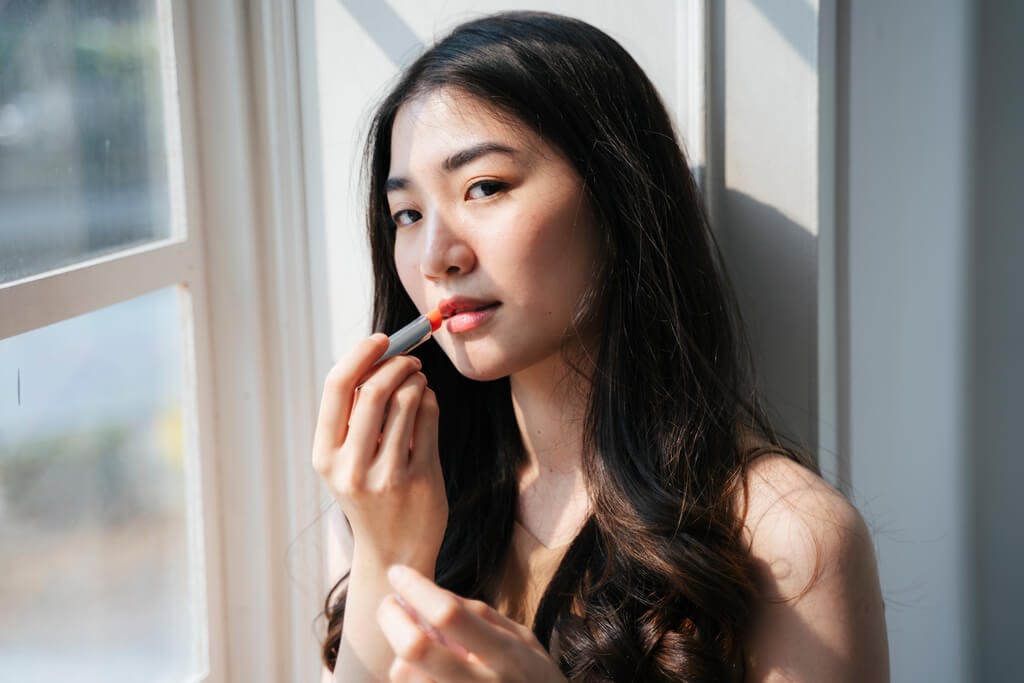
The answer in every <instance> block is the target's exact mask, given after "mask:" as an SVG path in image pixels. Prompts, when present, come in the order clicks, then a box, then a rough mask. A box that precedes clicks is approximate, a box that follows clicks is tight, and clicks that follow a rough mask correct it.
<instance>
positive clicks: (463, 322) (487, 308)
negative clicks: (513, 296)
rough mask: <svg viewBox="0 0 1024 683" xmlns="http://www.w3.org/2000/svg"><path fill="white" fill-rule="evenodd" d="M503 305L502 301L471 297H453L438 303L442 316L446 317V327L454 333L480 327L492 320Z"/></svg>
mask: <svg viewBox="0 0 1024 683" xmlns="http://www.w3.org/2000/svg"><path fill="white" fill-rule="evenodd" d="M500 305H501V302H500V301H494V300H493V299H492V300H487V299H474V298H470V297H461V296H457V297H451V298H450V299H444V300H442V301H441V303H440V304H438V308H440V309H441V317H443V318H444V319H445V321H446V322H445V328H446V329H447V330H448V331H449V332H451V333H452V334H458V333H460V332H468V331H470V330H472V329H476V328H477V327H480V326H481V325H483V324H484V323H485V322H487V321H488V320H490V318H491V317H492V316H493V315H494V312H495V311H496V310H497V308H498V306H500Z"/></svg>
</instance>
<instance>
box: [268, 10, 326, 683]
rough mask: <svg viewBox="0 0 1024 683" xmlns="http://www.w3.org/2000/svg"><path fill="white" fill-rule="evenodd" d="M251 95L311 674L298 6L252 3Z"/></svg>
mask: <svg viewBox="0 0 1024 683" xmlns="http://www.w3.org/2000/svg"><path fill="white" fill-rule="evenodd" d="M251 10H252V16H251V23H250V35H251V36H252V40H253V41H254V42H253V46H252V47H253V49H252V50H251V54H252V55H253V62H254V63H253V66H252V73H253V85H254V99H255V102H256V107H257V110H258V112H259V119H260V126H259V128H258V129H257V138H258V139H259V140H260V141H261V144H260V145H258V147H259V149H260V150H261V151H262V161H263V163H261V164H259V168H260V169H261V171H262V173H260V174H259V177H258V179H257V182H258V183H259V184H260V186H261V191H260V192H259V195H260V196H261V197H262V198H263V203H262V206H261V209H262V211H261V214H262V216H263V221H262V226H263V230H262V231H261V232H262V234H263V239H264V241H265V244H266V248H265V249H264V259H263V272H264V273H266V274H267V277H268V280H269V281H271V282H273V283H274V286H273V287H272V288H268V289H267V294H268V295H269V296H268V300H267V301H265V306H266V313H267V318H268V329H267V345H268V346H267V353H268V360H269V361H271V362H270V364H269V365H268V369H269V370H272V372H268V375H267V390H268V403H269V405H270V406H272V407H273V413H274V415H276V416H278V419H277V420H273V421H272V422H271V424H273V425H276V429H275V433H274V435H273V436H274V440H273V444H274V446H275V448H274V449H273V450H274V451H275V452H278V453H281V454H283V456H284V457H282V458H280V459H279V461H278V462H279V470H278V471H279V474H280V475H281V476H280V478H279V479H278V485H279V487H280V490H279V491H277V495H276V497H275V498H276V500H277V501H278V507H277V509H276V510H275V516H276V517H277V523H278V524H279V525H281V531H282V533H283V537H282V538H281V539H280V540H281V541H282V542H283V543H284V546H283V547H282V548H280V551H281V552H280V553H278V554H277V556H278V558H279V562H278V564H277V565H276V566H275V570H276V573H275V576H276V577H277V578H276V580H278V581H280V582H281V587H282V590H283V591H284V593H283V598H284V600H285V602H284V604H282V605H280V606H279V610H280V614H281V617H282V622H283V624H284V625H285V626H286V629H287V630H286V637H285V639H284V640H282V641H280V642H279V643H277V644H275V645H276V646H277V647H279V648H280V649H281V650H282V658H283V666H285V667H286V670H287V671H288V672H289V674H290V675H289V676H288V678H289V680H293V681H309V680H314V679H315V677H316V676H318V675H319V673H320V670H321V668H322V667H321V665H320V644H319V640H318V639H317V638H316V637H315V635H316V634H314V632H313V629H312V623H313V619H314V617H315V616H316V614H317V613H318V611H319V608H320V606H321V605H322V601H323V595H322V594H321V593H320V589H321V585H322V583H323V581H324V571H323V561H322V553H321V551H320V544H319V543H315V545H311V543H312V542H313V541H314V540H316V541H318V540H319V539H316V538H315V533H314V530H313V529H310V525H311V524H312V523H313V522H314V521H316V519H317V517H318V515H319V512H320V506H319V494H320V488H319V478H318V476H317V475H316V473H315V471H314V470H313V468H312V466H311V464H310V458H311V455H310V454H311V452H312V440H313V431H314V427H315V420H316V415H317V410H318V407H319V405H318V404H319V401H318V400H317V399H318V397H319V393H320V381H319V379H318V377H317V375H316V372H315V363H314V346H315V345H314V341H313V338H314V326H313V320H312V312H311V306H312V283H311V280H310V267H309V263H310V258H309V252H308V250H307V245H308V228H307V220H306V212H305V209H306V206H305V201H306V196H305V184H304V158H303V154H302V149H303V130H302V118H301V112H300V106H299V103H300V96H301V93H300V87H299V66H298V62H299V53H298V49H299V48H298V44H297V28H296V19H295V11H296V8H295V6H294V4H293V3H291V2H285V3H281V2H278V1H277V0H259V2H256V3H253V5H252V6H251Z"/></svg>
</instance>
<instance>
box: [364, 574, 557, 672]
mask: <svg viewBox="0 0 1024 683" xmlns="http://www.w3.org/2000/svg"><path fill="white" fill-rule="evenodd" d="M388 579H389V580H390V581H391V585H392V586H393V587H394V588H395V591H396V592H397V595H396V594H392V595H389V596H387V597H386V598H385V599H384V601H383V602H381V604H380V608H378V610H377V623H379V624H380V627H381V630H382V631H383V632H384V635H385V636H386V637H387V639H388V642H390V643H391V647H392V648H393V649H394V651H395V654H396V655H397V657H396V658H395V663H394V665H392V667H391V671H390V672H389V676H390V678H391V680H392V681H401V682H405V681H416V682H419V681H437V682H438V683H450V682H455V681H513V682H516V681H522V682H524V683H525V682H526V681H529V682H530V683H555V682H556V681H557V682H558V683H564V682H565V680H566V679H565V677H564V676H563V675H562V672H561V671H560V670H559V669H558V666H557V665H556V664H555V662H554V660H553V659H552V658H551V655H549V654H548V653H547V651H546V650H545V649H544V647H543V646H542V645H541V644H540V642H538V640H537V638H536V637H535V636H534V635H533V632H532V631H531V630H530V629H528V628H526V627H525V626H523V625H522V624H519V623H516V622H515V621H512V620H511V619H509V618H508V617H506V616H504V615H503V614H500V613H498V612H497V611H496V610H495V609H494V608H492V607H491V606H490V605H488V604H487V603H484V602H481V601H479V600H468V599H466V598H463V597H461V596H459V595H456V594H454V593H452V592H451V591H447V590H445V589H443V588H441V587H440V586H438V585H437V584H435V583H434V582H433V581H431V580H430V579H428V578H427V577H425V576H423V575H422V574H420V573H419V572H418V571H416V570H415V569H413V568H411V567H406V566H404V565H394V566H392V568H391V570H389V571H388ZM403 602H404V603H405V606H403V605H402V604H401V603H403ZM417 622H419V623H417Z"/></svg>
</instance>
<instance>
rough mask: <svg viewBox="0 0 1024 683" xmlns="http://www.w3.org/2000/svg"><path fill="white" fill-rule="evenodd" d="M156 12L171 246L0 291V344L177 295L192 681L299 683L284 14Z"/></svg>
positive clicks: (271, 8)
mask: <svg viewBox="0 0 1024 683" xmlns="http://www.w3.org/2000/svg"><path fill="white" fill-rule="evenodd" d="M156 6H157V13H158V14H157V16H158V20H159V25H160V32H161V36H160V39H161V45H162V46H164V45H167V46H173V56H174V58H173V59H172V60H168V59H166V58H164V57H163V55H165V54H166V52H165V51H164V50H163V49H162V50H161V55H162V57H161V59H162V68H161V71H162V73H163V75H164V76H165V77H164V79H163V86H162V87H163V94H164V101H165V103H164V113H165V127H166V129H167V130H166V132H165V135H166V136H167V141H168V143H169V144H168V169H169V184H170V188H169V189H170V192H171V206H172V231H171V236H170V237H169V238H167V239H162V240H156V241H153V242H149V243H147V244H145V245H142V246H137V247H133V248H128V249H124V250H120V251H117V252H115V253H112V254H108V255H104V256H101V257H96V258H89V259H84V260H82V261H80V262H77V263H74V264H72V265H68V266H65V267H61V268H57V269H54V270H51V271H47V272H44V273H40V274H37V275H33V276H30V277H26V278H23V279H19V280H15V281H12V282H9V283H4V284H0V339H2V338H7V337H10V336H14V335H18V334H22V333H25V332H28V331H31V330H34V329H37V328H40V327H44V326H46V325H50V324H53V323H56V322H59V321H61V320H65V319H68V318H72V317H75V316H78V315H82V314H85V313H88V312H90V311H95V310H98V309H101V308H104V307H107V306H111V305H113V304H116V303H119V302H122V301H125V300H128V299H131V298H134V297H138V296H141V295H144V294H146V293H148V292H152V291H155V290H158V289H162V288H165V287H169V286H173V285H179V284H180V285H182V290H180V291H182V293H183V294H185V293H187V296H184V297H183V303H190V304H191V311H188V310H187V309H186V310H185V312H184V313H183V315H182V319H181V323H182V331H183V332H184V333H185V334H184V335H183V338H184V339H186V344H185V348H183V349H182V351H183V355H184V366H185V373H186V376H185V377H184V378H183V410H184V413H185V416H184V423H183V429H184V431H185V433H184V435H183V437H184V438H183V444H184V448H186V454H187V456H188V457H186V461H188V462H193V463H196V464H198V465H199V467H198V469H197V468H196V467H192V468H191V470H192V471H188V469H189V468H187V471H186V480H187V486H188V487H189V491H190V492H196V491H198V492H199V495H198V497H196V496H195V495H194V494H193V495H192V497H191V498H190V511H191V517H192V519H190V523H189V534H190V536H191V537H192V538H195V537H196V535H200V536H201V538H202V547H203V551H204V552H203V555H204V558H205V560H204V565H203V566H200V567H197V568H196V569H197V571H199V572H200V573H201V574H202V575H204V576H205V582H204V583H203V582H200V583H201V585H199V586H198V587H197V588H198V589H199V591H198V593H197V595H198V597H199V600H200V603H201V604H200V610H201V611H205V617H206V621H207V625H208V632H207V633H206V634H200V637H201V642H200V643H199V646H200V648H201V650H202V651H203V654H204V655H205V656H206V658H207V661H208V670H207V671H206V672H204V673H203V674H202V675H200V676H199V678H198V680H208V681H227V680H247V681H257V680H289V679H290V680H312V679H313V678H314V677H315V676H318V675H319V672H320V669H321V666H320V662H319V647H318V643H317V641H316V638H315V637H314V633H313V628H312V623H311V619H312V618H313V617H314V616H315V615H316V613H317V612H318V610H319V607H320V605H321V602H322V598H323V596H322V595H320V594H319V593H318V591H319V588H320V586H321V585H322V583H323V580H324V579H323V571H322V568H321V567H322V561H321V558H320V551H319V549H318V548H315V547H314V546H313V545H311V544H310V543H309V542H307V538H305V537H304V536H303V534H308V533H309V532H308V526H309V525H310V524H311V523H312V522H314V521H316V519H317V518H318V516H319V514H320V497H319V494H320V489H319V483H318V481H317V479H316V475H315V473H314V472H313V470H312V467H311V466H310V464H309V462H310V461H309V457H308V454H309V452H310V448H311V442H312V434H313V427H314V422H315V417H316V409H317V403H318V400H317V399H318V396H319V387H320V382H319V381H318V379H317V378H316V376H315V373H314V363H313V354H314V338H315V335H314V330H313V317H312V315H311V310H312V309H311V285H310V276H309V252H308V243H309V242H308V238H307V228H306V219H305V203H304V202H305V192H304V185H303V183H304V180H303V161H302V145H301V142H302V130H301V117H300V108H299V92H298V88H299V82H298V72H297V68H298V67H297V59H298V46H297V44H296V33H295V19H294V5H293V4H292V3H291V2H287V3H276V2H273V1H271V0H258V1H254V2H251V3H243V2H241V1H240V0H232V1H231V2H217V3H206V2H190V1H188V0H157V2H156ZM178 151H180V156H178V154H177V152H178ZM189 449H190V450H189ZM293 542H294V543H293ZM310 584H311V585H312V586H313V588H312V589H311V588H310Z"/></svg>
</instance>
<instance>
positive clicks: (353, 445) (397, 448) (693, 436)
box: [313, 12, 888, 681]
mask: <svg viewBox="0 0 1024 683" xmlns="http://www.w3.org/2000/svg"><path fill="white" fill-rule="evenodd" d="M367 162H368V170H369V233H370V242H371V250H372V254H373V265H374V274H375V280H376V291H375V295H374V325H375V327H376V329H378V330H385V331H393V330H396V329H398V328H399V327H401V326H402V325H404V324H405V323H407V322H408V321H410V320H411V319H413V318H414V317H416V316H417V315H418V314H420V313H424V312H426V311H429V310H432V309H434V308H435V307H437V306H439V305H440V306H441V308H442V310H443V311H444V312H445V313H446V318H447V320H446V322H445V326H444V329H442V330H440V331H439V332H438V333H437V334H436V336H435V341H436V343H434V342H430V343H427V344H425V345H424V346H421V347H420V348H419V349H417V350H416V352H415V353H414V354H413V355H407V356H400V357H396V358H392V359H390V360H387V361H386V362H384V363H382V364H379V365H377V366H374V363H375V362H376V361H377V359H378V358H379V357H380V356H381V354H382V353H383V352H384V350H385V348H386V347H387V343H386V337H385V336H384V335H383V334H379V333H378V334H375V335H373V336H371V337H369V338H368V339H366V340H364V341H363V342H361V343H360V344H359V345H357V346H356V348H355V349H354V350H353V351H352V352H351V353H350V354H349V355H348V356H347V357H346V358H345V359H343V360H342V361H340V362H339V363H338V364H337V365H336V366H335V367H334V368H333V369H332V370H331V373H330V374H329V375H328V377H327V380H326V382H325V388H324V396H323V401H322V404H321V408H320V416H319V420H318V424H317V432H316V437H315V445H314V454H313V461H314V467H315V468H316V469H317V471H318V472H319V473H320V475H321V476H323V477H324V479H325V480H326V482H327V483H328V486H329V487H330V488H331V490H332V492H333V494H334V495H335V497H336V499H337V501H338V503H339V505H340V506H341V508H342V510H343V512H344V513H345V516H346V518H347V519H348V521H349V523H350V525H351V527H352V534H353V538H354V549H353V558H352V567H351V571H350V572H349V573H347V574H346V575H345V576H344V577H343V578H342V580H341V581H339V582H338V584H337V585H336V586H335V587H334V589H333V590H332V591H331V593H330V594H329V595H328V597H327V601H326V603H325V612H326V614H327V617H328V620H329V625H328V634H327V638H326V640H325V642H324V660H325V663H326V664H327V666H328V667H329V668H332V669H334V670H335V678H336V680H344V681H356V680H379V679H384V678H388V677H390V679H391V680H400V681H428V680H436V681H477V680H531V681H556V680H566V679H568V680H581V681H584V680H585V681H634V680H635V681H680V680H686V681H705V680H707V681H721V680H777V679H780V678H785V679H786V680H816V681H817V680H828V681H842V680H850V681H853V680H856V681H867V680H884V679H886V678H887V676H888V661H887V651H886V636H885V623H884V618H883V605H882V601H881V596H880V590H879V585H878V576H877V569H876V567H875V560H874V555H873V550H872V545H871V541H870V537H869V534H868V532H867V530H866V528H865V526H864V523H863V521H862V520H861V518H860V516H859V515H858V514H857V512H856V510H855V509H854V508H852V507H851V506H850V505H849V504H848V503H847V502H846V501H845V499H844V498H843V497H842V496H841V495H839V494H838V493H837V492H836V491H835V490H834V489H832V488H831V487H829V486H828V485H827V484H826V483H825V482H824V481H823V480H822V479H821V478H820V477H819V476H818V474H817V472H816V468H815V466H814V465H813V463H812V461H811V460H810V459H809V458H807V457H806V456H805V455H803V454H801V453H800V452H798V451H797V450H795V449H792V448H787V447H785V446H784V445H783V444H782V443H781V441H780V439H779V437H778V436H777V435H776V434H775V432H774V431H773V430H772V428H771V426H770V424H769V423H768V421H767V419H766V418H765V417H764V415H763V412H762V410H761V408H760V407H759V404H758V402H757V399H756V395H755V394H754V392H753V390H752V381H751V380H750V376H751V373H750V372H749V371H744V367H745V366H744V364H743V362H742V360H743V359H745V358H747V356H748V354H745V353H744V352H743V350H742V349H743V346H742V345H741V339H742V326H741V323H740V321H739V318H738V313H737V309H736V304H735V301H734V299H733V297H732V294H731V292H730V289H729V287H728V280H727V277H726V274H725V271H724V268H723V266H722V263H721V259H720V256H719V253H718V250H717V247H716V246H715V243H714V239H713V236H712V233H711V231H710V229H709V226H708V223H707V219H706V216H705V213H704V210H703V208H702V204H701V199H700V195H699V194H698V191H697V188H696V186H695V184H694V181H693V178H692V176H691V174H690V171H689V168H688V166H687V163H686V160H685V157H684V155H683V152H682V151H681V149H680V145H679V143H678V141H677V139H676V137H675V134H674V131H673V128H672V124H671V121H670V118H669V116H668V114H667V113H666V111H665V108H664V106H663V105H662V103H661V101H660V99H659V97H658V95H657V93H656V92H655V89H654V87H653V86H652V84H651V83H650V81H649V80H648V79H647V77H646V76H645V75H644V74H643V72H642V71H641V70H640V68H639V67H638V66H637V65H636V63H635V62H634V61H633V59H632V58H631V57H630V56H629V55H628V54H627V53H626V52H625V51H624V50H623V49H622V48H621V47H620V46H619V45H618V44H617V43H616V42H615V41H614V40H612V39H611V38H610V37H608V36H607V35H605V34H604V33H602V32H601V31H599V30H597V29H595V28H594V27H592V26H589V25H587V24H585V23H583V22H580V21H577V20H573V19H568V18H565V17H559V16H555V15H550V14H543V13H526V12H514V13H504V14H499V15H494V16H490V17H486V18H483V19H480V20H476V21H471V22H469V23H466V24H463V25H462V26H460V27H458V28H457V29H455V31H454V32H453V33H451V34H450V35H449V36H447V37H446V38H445V39H443V40H442V41H441V42H439V43H438V44H437V45H436V46H434V47H433V48H431V49H430V50H429V51H427V52H426V53H425V54H424V55H423V56H422V57H420V58H419V59H418V60H417V61H416V62H415V63H414V64H412V65H411V66H410V67H409V68H408V69H407V70H406V71H405V73H404V74H403V75H402V77H401V80H400V81H399V83H398V84H397V86H395V88H394V89H393V91H392V92H391V93H390V95H389V96H388V97H387V98H386V99H385V100H384V101H383V103H382V104H381V105H380V107H379V109H378V111H377V114H376V116H375V118H374V120H373V124H372V126H371V131H370V137H369V140H368V144H367ZM389 567H393V569H392V571H391V572H388V571H387V570H388V568H389ZM389 577H390V578H389ZM396 655H397V656H396Z"/></svg>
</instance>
